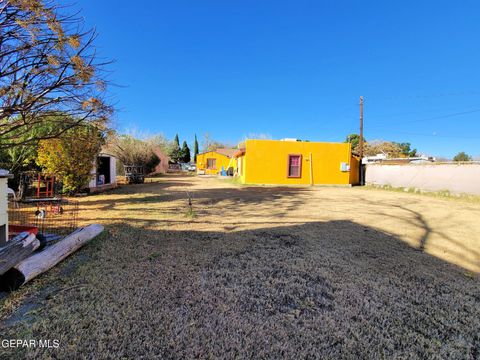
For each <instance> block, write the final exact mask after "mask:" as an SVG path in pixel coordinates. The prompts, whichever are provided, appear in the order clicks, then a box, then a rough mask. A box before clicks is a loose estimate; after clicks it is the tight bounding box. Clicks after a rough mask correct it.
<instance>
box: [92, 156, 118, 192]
mask: <svg viewBox="0 0 480 360" xmlns="http://www.w3.org/2000/svg"><path fill="white" fill-rule="evenodd" d="M116 161H117V159H116V158H115V157H114V156H112V155H108V154H105V153H100V154H99V155H98V156H97V157H96V159H95V161H94V165H93V169H92V171H91V173H90V174H91V175H92V179H91V180H90V182H89V184H88V188H89V190H90V192H92V193H93V192H101V191H105V190H108V189H113V188H115V187H117V165H116Z"/></svg>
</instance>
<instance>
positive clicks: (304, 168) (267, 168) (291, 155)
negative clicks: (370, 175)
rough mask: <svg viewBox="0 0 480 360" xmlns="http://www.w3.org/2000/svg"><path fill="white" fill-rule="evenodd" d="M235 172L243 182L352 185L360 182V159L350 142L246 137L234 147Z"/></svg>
mask: <svg viewBox="0 0 480 360" xmlns="http://www.w3.org/2000/svg"><path fill="white" fill-rule="evenodd" d="M234 157H235V158H236V159H237V175H238V176H239V177H240V179H241V181H242V182H243V183H245V184H282V185H283V184H286V185H297V184H305V185H308V184H310V185H319V184H322V185H327V184H328V185H352V184H358V182H359V159H358V158H357V157H356V156H354V155H352V151H351V145H350V143H327V142H307V141H297V140H296V139H285V140H246V141H245V148H244V149H241V150H237V152H236V153H235V155H234Z"/></svg>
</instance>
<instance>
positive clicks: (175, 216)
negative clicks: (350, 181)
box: [81, 176, 480, 273]
mask: <svg viewBox="0 0 480 360" xmlns="http://www.w3.org/2000/svg"><path fill="white" fill-rule="evenodd" d="M154 181H155V182H154V183H151V184H146V185H143V186H131V187H126V188H124V189H121V190H120V191H118V192H117V193H114V194H112V193H109V194H105V195H99V196H95V197H89V198H86V199H84V201H82V207H81V213H82V221H84V222H87V223H88V222H92V221H101V222H104V223H105V224H112V223H122V222H124V221H125V220H127V221H133V222H135V223H144V224H149V225H150V226H154V227H155V228H158V229H172V230H173V229H179V230H186V229H191V230H196V231H209V230H211V231H240V230H248V229H253V228H270V227H281V226H289V225H293V224H303V223H308V222H315V221H339V220H346V221H352V222H355V223H357V224H359V225H364V226H367V227H371V228H374V229H378V230H381V231H384V232H386V233H389V234H392V235H394V236H396V237H398V238H399V239H401V240H402V241H405V242H406V243H407V244H409V245H411V246H412V247H414V248H418V249H421V250H422V251H425V252H426V253H428V254H431V255H433V256H436V257H439V258H440V259H443V260H445V261H447V262H450V263H453V264H457V265H459V266H462V267H463V268H465V269H467V270H469V271H472V272H476V273H478V272H480V221H479V219H480V202H477V203H475V202H467V201H462V200H458V199H448V198H447V199H444V198H434V197H429V196H425V195H415V194H410V193H406V194H402V193H399V192H394V191H384V190H375V189H366V188H359V187H354V188H342V187H332V188H330V187H315V188H309V187H247V186H238V185H234V184H231V183H230V182H229V181H225V180H219V179H217V178H215V177H214V178H212V177H192V176H187V177H185V176H184V177H182V176H178V177H169V178H161V179H156V180H154ZM187 192H188V193H190V196H192V201H193V209H194V211H195V214H196V217H194V218H192V217H188V216H185V214H186V213H187V209H188V208H187V198H188V195H187ZM99 210H100V211H99Z"/></svg>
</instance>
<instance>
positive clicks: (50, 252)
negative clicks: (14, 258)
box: [0, 224, 103, 290]
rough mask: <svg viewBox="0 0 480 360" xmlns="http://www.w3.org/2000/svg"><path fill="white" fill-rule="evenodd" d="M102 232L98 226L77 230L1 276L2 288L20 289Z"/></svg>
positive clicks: (0, 283) (0, 284) (101, 228)
mask: <svg viewBox="0 0 480 360" xmlns="http://www.w3.org/2000/svg"><path fill="white" fill-rule="evenodd" d="M102 231H103V226H102V225H98V224H92V225H88V226H86V227H84V228H80V229H77V230H76V231H74V232H73V233H71V234H70V235H68V236H66V237H65V238H64V239H62V240H60V241H59V242H57V243H56V244H53V245H51V246H48V247H46V248H45V250H43V251H40V252H38V253H36V254H34V255H32V256H30V257H29V258H27V259H25V260H23V261H21V262H20V263H18V264H17V265H16V266H14V267H13V268H11V269H10V270H8V271H7V272H6V273H5V274H3V275H2V276H0V288H1V289H3V290H15V289H18V288H19V287H20V286H22V285H23V284H25V283H27V282H28V281H30V280H32V279H33V278H34V277H36V276H38V275H40V274H42V273H44V272H45V271H47V270H48V269H50V268H52V267H54V266H55V265H57V264H58V263H59V262H60V261H62V260H63V259H65V258H66V257H67V256H68V255H70V254H72V253H73V252H75V251H77V250H78V249H79V248H80V247H82V246H83V245H84V244H86V243H87V242H88V241H90V240H91V239H93V238H94V237H95V236H97V235H98V234H100V233H101V232H102Z"/></svg>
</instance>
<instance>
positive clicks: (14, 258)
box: [0, 232, 40, 275]
mask: <svg viewBox="0 0 480 360" xmlns="http://www.w3.org/2000/svg"><path fill="white" fill-rule="evenodd" d="M39 246H40V241H39V240H38V239H37V238H36V237H35V234H29V233H27V232H22V233H20V234H18V235H17V236H15V237H14V238H13V239H11V240H9V241H8V242H7V243H6V245H5V246H2V247H1V248H0V275H3V274H4V273H6V272H7V271H8V270H9V269H11V268H12V267H14V266H15V265H17V264H18V263H19V262H20V261H22V260H24V259H26V258H27V257H29V256H30V255H31V254H32V252H34V251H35V250H36V249H37V248H38V247H39Z"/></svg>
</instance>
